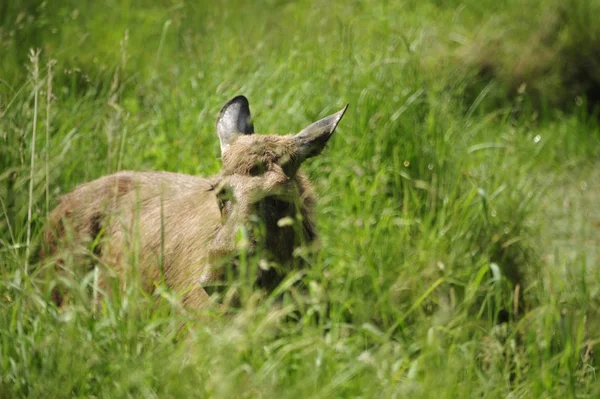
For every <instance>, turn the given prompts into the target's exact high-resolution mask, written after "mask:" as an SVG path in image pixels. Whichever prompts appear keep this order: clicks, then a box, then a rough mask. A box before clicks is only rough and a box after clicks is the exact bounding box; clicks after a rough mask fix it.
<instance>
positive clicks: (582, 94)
mask: <svg viewBox="0 0 600 399" xmlns="http://www.w3.org/2000/svg"><path fill="white" fill-rule="evenodd" d="M599 13H600V3H599V2H597V1H595V0H567V1H558V0H545V1H534V0H507V1H504V2H496V1H492V0H450V1H446V2H444V1H437V0H431V1H412V0H406V1H397V2H392V1H386V0H381V1H376V0H352V1H337V0H336V1H321V0H317V1H308V0H299V1H296V2H286V1H282V0H261V1H255V2H246V1H242V0H219V1H214V2H211V1H197V2H192V1H183V0H152V1H140V0H123V1H113V0H103V1H80V0H78V1H76V0H60V1H59V0H47V1H41V2H40V1H32V0H23V1H3V2H1V3H0V398H14V397H47V398H54V397H56V398H58V397H103V398H104V397H106V398H117V397H170V398H180V397H219V398H229V397H231V398H233V397H252V398H255V397H259V398H271V397H286V398H287V397H302V398H308V397H314V398H328V397H385V398H388V397H389V398H403V397H408V398H420V397H423V398H429V397H435V398H438V399H441V398H459V397H463V398H471V397H484V398H497V397H498V398H507V397H510V398H535V397H569V398H596V397H599V396H600V382H599V381H598V377H597V375H596V368H597V367H598V365H599V364H600V363H599V362H600V358H599V356H600V352H599V351H600V273H599V270H598V264H599V260H600V206H598V198H600V171H599V170H600V169H599V166H600V124H599V119H598V118H599V114H600V112H599V111H600V74H599V72H598V71H600V20H598V19H597V18H596V17H595V16H597V15H598V14H599ZM237 94H244V95H246V96H247V97H248V99H249V100H250V106H251V108H252V112H253V114H254V122H255V127H256V130H257V132H259V133H279V134H287V133H295V132H297V131H299V130H300V129H302V128H303V127H304V126H306V125H307V124H309V123H311V122H313V121H315V120H317V119H319V118H321V117H324V116H326V115H329V114H331V113H333V112H335V111H337V110H339V109H340V108H341V107H343V105H344V104H346V103H350V107H349V109H348V111H347V114H346V115H345V117H344V119H343V120H342V122H341V124H340V125H339V127H338V130H337V131H336V133H335V135H334V136H333V138H332V139H331V141H330V143H329V145H328V148H327V149H326V150H325V152H324V154H323V155H322V156H320V157H318V158H315V159H313V160H311V161H310V162H307V163H306V165H304V166H303V168H304V170H305V171H306V172H307V173H308V175H309V176H310V177H311V179H312V181H313V182H314V185H315V187H316V191H317V193H318V204H317V216H318V217H317V225H318V230H319V237H320V243H321V244H320V250H319V251H318V253H316V254H314V255H312V256H310V257H309V262H310V267H309V268H308V269H307V270H306V271H305V272H303V273H291V274H290V277H289V279H288V280H286V281H285V282H284V283H283V284H282V286H280V287H279V288H278V290H277V294H282V293H283V294H284V296H285V301H284V304H283V306H275V305H274V301H273V296H264V295H262V294H261V293H260V292H254V291H253V290H252V287H251V286H250V284H249V283H248V282H246V281H232V282H231V284H232V286H235V287H237V288H239V290H240V292H242V294H243V295H242V300H241V305H240V306H237V307H235V308H232V309H230V311H229V312H228V314H227V315H223V314H221V313H220V312H217V311H215V309H213V308H209V309H207V310H206V311H204V312H203V313H202V314H201V315H198V314H194V313H192V312H189V311H187V310H186V309H184V308H183V307H182V306H181V303H180V300H179V298H177V296H176V295H175V294H174V293H172V292H170V291H169V290H168V289H167V288H166V287H162V286H161V287H158V289H157V290H155V293H154V294H153V295H152V296H150V295H148V294H146V293H144V292H143V291H142V290H141V289H140V287H139V286H137V285H136V283H135V281H134V280H132V281H131V282H128V284H127V285H126V289H124V290H123V291H122V292H120V293H117V294H115V295H112V296H110V297H108V298H106V299H105V300H104V301H103V302H102V306H101V308H100V309H99V308H97V307H96V306H95V305H94V303H93V301H92V299H91V296H90V295H89V291H90V287H92V285H93V281H94V277H93V271H91V272H90V273H89V275H86V276H85V277H84V278H82V279H74V278H71V279H70V278H69V277H68V276H64V275H63V276H58V275H56V274H53V273H51V272H50V273H49V271H51V270H52V267H53V266H52V265H48V264H47V263H45V262H44V260H42V259H40V257H39V256H38V248H39V246H40V243H41V238H42V233H43V229H44V224H45V220H46V217H47V215H48V213H49V211H50V210H51V209H52V207H53V206H55V205H56V203H57V198H58V196H60V195H61V194H64V193H66V192H68V191H69V190H71V189H72V188H73V187H75V186H76V185H78V184H80V183H83V182H85V181H89V180H91V179H94V178H97V177H100V176H103V175H106V174H109V173H113V172H116V171H119V170H166V171H173V172H181V173H189V174H196V175H204V176H208V175H211V174H215V173H217V172H218V171H219V167H220V160H219V155H220V152H219V144H218V139H217V137H216V135H215V127H214V126H215V118H216V116H217V113H218V112H219V109H220V107H221V106H222V105H223V104H224V103H225V102H226V101H227V100H228V99H230V98H231V97H233V96H235V95H237ZM259 261H260V259H259V257H258V256H256V257H251V258H249V259H248V260H247V262H248V263H249V264H256V263H257V262H259ZM58 280H60V282H61V284H65V285H68V286H69V287H70V291H71V292H72V300H71V303H70V305H69V306H68V307H67V308H65V309H57V308H56V306H55V305H54V304H53V303H52V301H51V300H50V288H51V287H52V285H53V284H54V283H56V281H58ZM295 281H300V282H301V283H302V284H303V285H304V287H306V289H304V290H295V289H294V288H293V284H292V283H293V282H295ZM156 297H160V298H161V300H160V301H159V303H160V304H159V305H158V306H154V303H155V302H156ZM182 322H185V329H183V330H181V329H179V328H178V326H180V325H181V324H182Z"/></svg>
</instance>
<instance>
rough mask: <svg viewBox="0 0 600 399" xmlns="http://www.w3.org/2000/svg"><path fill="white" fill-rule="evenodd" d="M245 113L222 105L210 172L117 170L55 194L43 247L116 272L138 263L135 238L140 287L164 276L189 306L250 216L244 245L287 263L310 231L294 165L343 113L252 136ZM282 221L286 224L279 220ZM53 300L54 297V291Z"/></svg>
mask: <svg viewBox="0 0 600 399" xmlns="http://www.w3.org/2000/svg"><path fill="white" fill-rule="evenodd" d="M344 110H345V109H344ZM249 112H250V111H249V108H248V105H247V100H246V99H245V98H244V97H241V96H240V97H236V98H234V99H232V100H231V101H230V102H229V103H227V104H226V105H225V107H224V108H223V110H222V111H221V114H220V116H219V120H218V123H217V130H218V134H219V137H220V139H221V147H222V161H223V165H222V170H221V172H220V173H219V174H218V175H217V176H214V177H211V178H201V177H195V176H189V175H183V174H177V173H169V172H131V171H125V172H119V173H116V174H113V175H110V176H105V177H102V178H99V179H97V180H94V181H92V182H89V183H85V184H82V185H80V186H78V187H76V188H75V189H74V190H73V191H72V192H71V193H69V194H67V195H65V196H63V197H62V198H61V199H60V204H59V205H58V206H57V207H56V209H54V211H53V212H52V213H51V216H50V221H49V224H48V228H47V230H46V234H45V241H46V247H47V248H48V250H49V252H50V253H57V252H58V249H59V248H61V247H67V248H68V249H69V251H70V253H71V254H73V253H74V254H87V255H88V256H89V255H90V252H92V254H93V255H95V256H96V257H97V258H99V260H100V261H101V263H103V264H107V265H110V266H112V268H113V269H114V271H115V272H116V274H117V276H118V277H120V278H121V279H124V276H125V275H127V273H126V272H127V271H129V269H130V268H131V265H132V264H136V262H133V261H132V259H130V257H131V253H132V251H133V250H134V249H135V245H136V243H137V245H138V248H139V252H138V253H139V261H138V262H137V264H138V265H139V268H138V271H139V274H140V276H141V278H142V283H143V286H144V288H145V289H146V290H148V291H152V289H153V287H154V285H155V283H156V282H157V281H161V280H163V279H164V282H165V283H166V284H167V285H168V286H169V287H170V288H172V289H173V290H174V291H175V292H178V293H180V294H181V295H183V301H184V303H185V304H186V305H188V306H189V307H192V308H198V307H200V306H202V305H203V304H204V303H205V301H206V299H207V294H206V292H205V290H204V289H203V285H205V284H210V283H212V282H215V281H217V280H219V279H220V278H221V277H222V271H223V266H222V265H220V264H221V263H223V261H224V260H225V261H226V260H228V259H231V258H232V257H234V256H235V254H236V253H237V251H238V249H239V248H238V245H239V243H238V241H237V240H236V235H237V231H238V229H239V228H240V227H246V228H249V226H250V224H251V223H250V221H251V220H252V216H253V215H254V216H256V217H257V218H258V220H259V221H260V222H261V223H262V224H264V226H265V228H264V231H265V234H264V236H263V237H251V243H250V244H251V245H250V251H252V250H253V249H255V248H256V247H257V246H260V247H261V248H262V249H265V250H266V253H267V254H268V257H269V259H270V260H272V261H275V262H277V263H278V264H280V265H284V266H285V265H290V264H291V263H292V261H293V251H294V249H295V248H297V247H298V246H300V245H301V244H303V243H309V242H311V241H312V240H314V239H315V237H316V232H315V227H314V213H313V211H314V204H315V200H314V195H313V191H312V188H311V186H310V184H309V182H308V180H307V179H306V177H305V176H304V175H303V174H302V173H301V172H298V171H297V169H298V167H299V166H300V163H301V162H302V161H303V160H304V159H306V158H308V157H310V156H314V155H316V154H318V153H319V152H320V151H321V149H322V147H323V146H324V143H325V142H326V141H327V139H328V138H329V136H330V135H331V134H332V133H333V130H334V129H335V126H336V125H337V123H338V122H339V119H341V116H342V115H343V111H341V112H340V113H338V114H335V115H334V116H335V118H333V116H332V117H329V118H330V119H328V118H325V119H323V120H322V121H320V122H318V123H320V125H317V124H313V125H311V126H309V128H307V129H305V130H304V131H303V132H301V133H300V134H298V135H295V136H291V135H290V136H275V135H254V134H251V133H253V126H252V125H251V122H250V114H249ZM327 123H329V124H327ZM284 218H289V219H291V220H292V221H293V222H292V225H289V224H288V223H279V222H280V220H281V219H284ZM294 225H296V226H294ZM297 226H300V228H296V230H295V227H297ZM249 231H251V228H249ZM295 231H299V234H296V233H295ZM90 245H92V246H93V248H92V251H90V250H89V249H90ZM75 263H77V262H75ZM282 277H283V276H282V275H281V274H280V273H278V272H276V271H274V270H269V271H261V272H260V274H259V275H258V276H257V282H258V285H259V286H262V287H264V288H266V289H269V290H271V289H273V288H274V287H275V286H276V285H277V284H278V283H279V282H280V280H281V279H282ZM54 297H55V300H56V301H57V302H58V303H60V302H61V301H62V296H61V295H59V294H56V293H54Z"/></svg>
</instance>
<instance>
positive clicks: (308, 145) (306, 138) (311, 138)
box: [294, 104, 348, 162]
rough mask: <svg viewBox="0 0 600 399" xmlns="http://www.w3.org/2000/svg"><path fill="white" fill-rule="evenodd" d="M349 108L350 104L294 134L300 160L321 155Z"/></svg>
mask: <svg viewBox="0 0 600 399" xmlns="http://www.w3.org/2000/svg"><path fill="white" fill-rule="evenodd" d="M347 109H348V104H346V106H345V107H344V108H343V109H342V110H340V111H338V112H336V113H335V114H333V115H330V116H327V117H325V118H323V119H321V120H319V121H317V122H315V123H313V124H312V125H309V126H307V127H306V128H304V129H302V131H301V132H300V133H298V134H297V135H295V136H294V142H295V143H296V156H297V158H298V159H299V160H300V162H302V161H304V160H305V159H306V158H310V157H314V156H315V155H319V154H320V153H321V151H323V148H325V144H327V141H329V138H330V137H331V135H332V134H333V132H334V131H335V128H336V127H337V125H338V123H340V120H341V119H342V117H343V116H344V113H345V112H346V110H347Z"/></svg>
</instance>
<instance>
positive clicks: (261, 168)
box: [248, 163, 267, 176]
mask: <svg viewBox="0 0 600 399" xmlns="http://www.w3.org/2000/svg"><path fill="white" fill-rule="evenodd" d="M266 171H267V167H266V165H265V164H262V163H256V164H254V166H252V167H251V168H250V170H248V173H249V174H250V176H260V175H262V174H263V173H265V172H266Z"/></svg>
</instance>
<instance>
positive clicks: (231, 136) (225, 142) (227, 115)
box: [217, 96, 254, 152]
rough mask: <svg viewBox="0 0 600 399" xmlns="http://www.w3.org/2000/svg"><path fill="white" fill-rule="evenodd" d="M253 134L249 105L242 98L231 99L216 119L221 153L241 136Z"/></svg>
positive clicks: (245, 99) (244, 98)
mask: <svg viewBox="0 0 600 399" xmlns="http://www.w3.org/2000/svg"><path fill="white" fill-rule="evenodd" d="M252 133H254V125H253V124H252V116H251V115H250V104H249V103H248V99H247V98H246V97H244V96H237V97H234V98H232V99H231V100H229V101H228V102H227V104H225V105H224V106H223V108H221V112H219V117H218V118H217V135H218V136H219V141H220V142H221V152H223V151H225V149H226V148H227V147H228V146H229V144H231V143H232V142H233V140H235V138H236V137H237V136H239V135H241V134H252Z"/></svg>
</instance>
